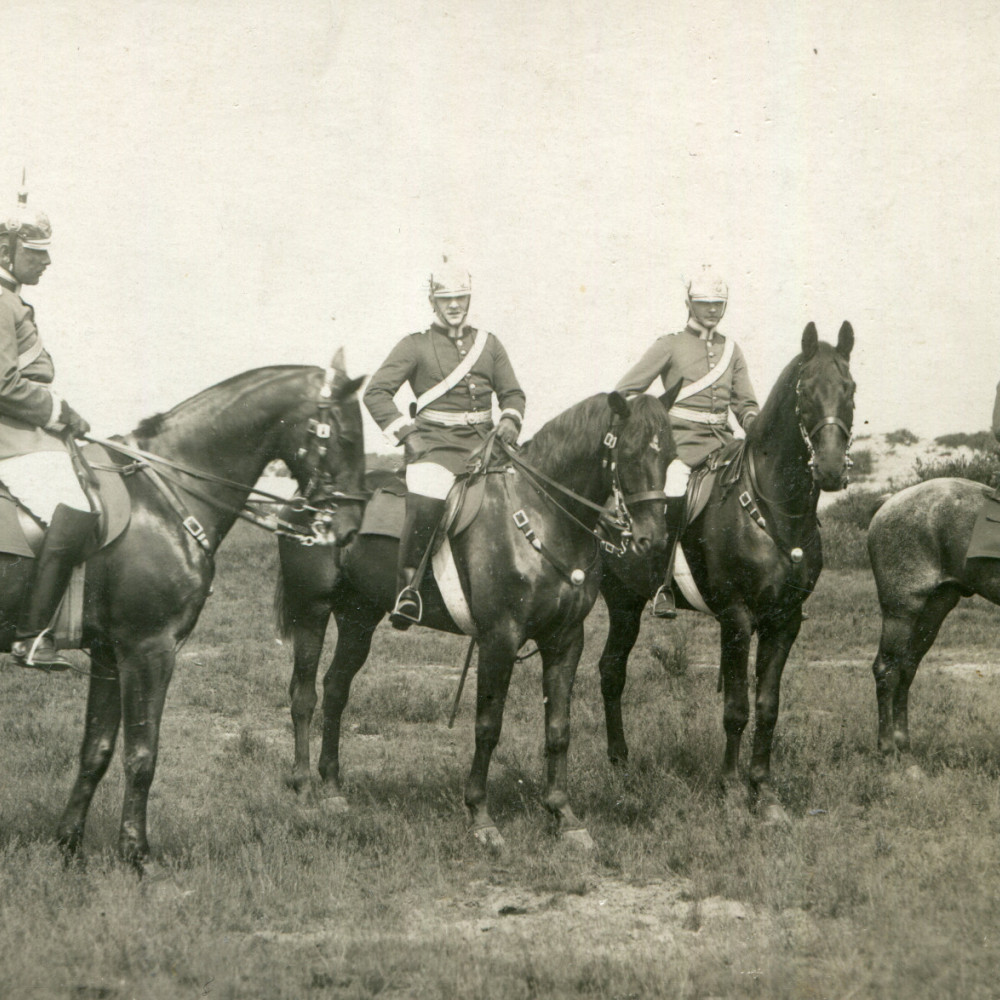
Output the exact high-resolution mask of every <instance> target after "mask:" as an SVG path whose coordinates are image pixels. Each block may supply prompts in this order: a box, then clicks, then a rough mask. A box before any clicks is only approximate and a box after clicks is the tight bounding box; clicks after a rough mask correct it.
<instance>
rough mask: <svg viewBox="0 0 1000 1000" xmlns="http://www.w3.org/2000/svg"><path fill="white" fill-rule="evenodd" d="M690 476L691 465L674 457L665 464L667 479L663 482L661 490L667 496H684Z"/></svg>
mask: <svg viewBox="0 0 1000 1000" xmlns="http://www.w3.org/2000/svg"><path fill="white" fill-rule="evenodd" d="M690 478H691V466H690V465H688V464H687V463H686V462H682V461H681V460H680V459H679V458H675V459H674V460H673V461H672V462H671V463H670V464H669V465H668V466H667V481H666V482H665V483H664V484H663V492H664V493H666V495H667V496H668V497H682V496H685V495H686V494H687V488H688V480H689V479H690Z"/></svg>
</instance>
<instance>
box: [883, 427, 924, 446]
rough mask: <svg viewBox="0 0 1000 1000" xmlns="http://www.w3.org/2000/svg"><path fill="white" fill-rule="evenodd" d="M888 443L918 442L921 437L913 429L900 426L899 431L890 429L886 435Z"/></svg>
mask: <svg viewBox="0 0 1000 1000" xmlns="http://www.w3.org/2000/svg"><path fill="white" fill-rule="evenodd" d="M885 440H886V443H887V444H916V443H917V442H918V441H919V440H920V438H918V437H917V435H916V434H914V433H913V431H909V430H907V429H906V428H905V427H900V429H899V430H898V431H890V432H889V433H888V434H886V436H885Z"/></svg>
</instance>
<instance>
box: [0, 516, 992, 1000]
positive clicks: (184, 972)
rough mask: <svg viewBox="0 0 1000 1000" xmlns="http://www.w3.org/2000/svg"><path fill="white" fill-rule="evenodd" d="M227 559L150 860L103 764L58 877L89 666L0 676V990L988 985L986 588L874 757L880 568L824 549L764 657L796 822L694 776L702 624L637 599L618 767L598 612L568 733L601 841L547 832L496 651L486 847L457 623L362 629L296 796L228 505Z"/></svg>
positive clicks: (780, 765)
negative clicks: (786, 635) (798, 620)
mask: <svg viewBox="0 0 1000 1000" xmlns="http://www.w3.org/2000/svg"><path fill="white" fill-rule="evenodd" d="M220 556H221V558H220V571H219V577H218V581H217V591H216V594H215V596H214V597H213V598H212V600H211V601H210V602H209V604H208V606H207V607H206V610H205V613H204V615H203V618H202V621H201V622H200V623H199V625H198V628H197V630H196V632H195V635H194V636H193V637H192V639H191V641H190V643H189V645H188V646H187V648H186V649H185V650H184V651H183V654H182V658H181V664H180V666H179V669H178V671H177V674H176V677H175V680H174V683H173V686H172V688H171V692H170V697H169V699H168V704H167V710H166V715H165V726H164V733H163V743H162V752H161V759H160V769H159V772H158V774H157V779H156V783H155V785H154V789H153V795H152V799H151V838H152V841H153V850H154V864H153V866H152V868H151V872H150V876H149V877H147V878H146V879H144V880H143V881H141V882H140V881H137V880H136V879H135V878H134V877H133V876H132V875H130V874H129V873H128V872H126V871H123V870H121V869H120V868H119V867H118V865H117V864H116V863H115V862H114V861H113V860H112V859H111V857H110V849H111V848H112V847H113V845H114V843H115V840H116V830H117V822H118V816H117V814H118V810H119V807H120V792H121V779H120V764H119V763H118V762H117V761H116V763H115V764H114V765H113V766H112V769H111V771H110V772H109V775H108V778H107V779H106V780H105V783H104V785H103V786H102V788H101V789H100V791H99V793H98V795H97V798H96V800H95V804H94V807H93V810H92V813H91V820H90V825H89V828H88V837H87V848H88V851H89V857H90V860H89V864H88V866H87V868H86V869H85V870H83V871H76V870H72V871H66V870H64V869H63V867H62V865H61V862H60V859H59V857H58V852H57V850H56V848H55V846H54V844H53V843H52V840H51V831H52V830H53V828H54V825H55V822H56V819H57V817H58V814H59V812H60V810H61V808H62V805H63V802H64V798H65V795H66V794H67V792H68V788H69V784H70V781H71V779H72V774H73V770H74V762H75V754H76V750H77V745H78V741H79V737H80V733H81V728H82V715H83V696H84V684H83V682H82V681H81V680H80V679H78V678H73V677H61V678H44V677H38V678H34V677H31V676H25V675H22V674H15V673H14V672H13V670H11V669H7V668H0V684H2V685H3V690H4V699H3V703H2V705H0V725H2V731H3V733H4V739H3V743H2V746H0V766H2V773H3V775H4V778H3V781H2V782H0V967H2V968H3V970H4V975H3V977H2V982H0V996H10V997H17V998H22V997H32V998H36V997H37V998H48V997H53V998H55V997H60V998H61V997H79V998H86V997H106V998H112V1000H119V998H121V1000H125V998H130V997H138V998H142V1000H160V998H164V1000H166V998H170V1000H174V998H177V997H192V998H194V997H201V996H210V997H221V998H231V1000H249V998H262V1000H263V998H267V1000H277V998H285V997H288V998H293V997H294V998H302V997H313V996H315V997H348V998H353V997H356V998H367V997H376V996H378V997H394V998H402V997H420V998H424V997H426V998H431V997H454V998H483V1000H493V998H500V997H504V998H522V997H523V998H542V997H599V998H608V1000H610V998H617V1000H625V998H639V997H642V998H646V997H684V998H706V1000H707V998H710V997H761V998H783V997H787V998H801V997H847V996H850V997H855V998H864V997H895V996H908V997H917V998H922V997H927V998H930V997H934V998H938V997H942V996H962V997H969V998H986V997H995V996H997V987H996V976H995V969H996V968H997V966H998V964H1000V934H998V932H997V928H998V927H1000V877H998V875H997V847H996V845H997V837H998V834H1000V791H998V789H1000V783H998V776H1000V775H998V772H1000V747H998V742H997V735H996V719H997V716H998V707H1000V694H998V692H997V688H996V678H995V675H993V674H992V673H991V668H992V666H993V665H994V663H995V659H994V652H993V650H994V649H995V639H996V635H997V626H998V624H1000V621H998V612H997V610H996V609H994V608H992V607H989V606H988V605H986V604H984V603H983V602H981V601H976V602H968V604H965V605H963V606H962V607H960V608H959V609H956V611H955V612H954V613H953V614H952V616H951V618H950V619H949V620H948V622H947V623H946V625H945V628H944V630H943V631H942V635H941V637H940V639H939V640H938V643H937V644H936V645H935V647H934V649H933V650H932V651H931V653H930V654H929V656H928V658H927V661H926V663H925V665H924V666H923V667H922V668H921V672H920V673H919V674H918V677H917V680H916V683H915V686H914V693H913V698H912V727H911V728H912V735H913V739H914V745H915V752H914V755H913V757H912V758H910V759H907V760H904V761H900V762H892V761H890V762H884V761H883V760H882V759H880V758H879V757H878V756H877V755H876V752H875V707H874V685H873V682H872V679H871V676H870V672H869V664H870V661H871V659H872V657H873V655H874V651H875V644H876V641H877V634H878V625H879V621H878V615H877V607H876V605H875V599H874V587H873V585H872V582H871V579H870V576H866V575H865V574H864V573H861V572H828V573H825V574H824V576H823V577H822V578H821V580H820V586H819V590H818V592H817V593H816V594H815V595H814V597H813V598H811V600H810V602H809V605H808V609H809V612H810V616H811V617H810V619H809V621H808V622H806V624H805V625H804V626H803V630H802V634H801V636H800V639H799V642H798V643H797V644H796V646H795V648H794V649H793V652H792V655H791V658H790V661H789V665H788V668H787V669H786V673H785V680H784V684H783V689H782V697H783V701H782V712H781V719H780V722H779V727H778V733H777V738H776V746H775V760H774V767H775V774H776V778H777V782H778V788H779V791H780V794H781V796H782V799H783V801H784V803H785V805H786V808H787V809H788V811H789V813H790V814H791V816H792V824H791V827H790V828H789V829H787V830H772V829H768V828H764V827H762V826H761V825H760V823H759V822H758V820H757V819H756V817H754V816H752V815H750V814H749V813H748V812H747V811H746V809H745V808H744V807H743V804H742V803H741V802H733V801H731V800H727V799H723V798H721V797H720V796H719V794H718V792H717V787H716V784H717V783H716V775H717V769H718V765H719V762H720V758H721V750H722V727H721V701H720V698H719V696H718V695H717V694H716V691H715V664H716V656H717V653H716V643H717V636H716V628H715V626H714V624H713V623H712V622H711V621H709V620H707V619H705V618H702V617H696V616H694V615H682V617H681V619H680V620H679V621H678V623H676V624H674V625H669V624H664V623H660V622H655V621H653V620H651V619H649V618H646V619H644V622H643V631H642V634H641V635H640V639H639V643H638V645H637V647H636V651H635V653H634V655H633V659H632V663H631V670H630V678H629V685H628V688H627V690H626V707H625V710H626V725H627V731H628V736H629V741H630V745H631V748H632V760H631V764H630V767H629V770H628V773H627V774H625V775H622V774H618V773H614V772H612V771H611V769H610V767H609V766H608V764H607V760H606V756H605V748H604V735H603V712H602V708H601V705H600V692H599V685H598V681H597V676H596V661H597V657H598V654H599V651H600V644H601V642H602V640H603V622H604V611H603V606H601V605H600V604H599V605H598V608H597V609H595V613H594V615H593V616H592V618H591V620H590V622H589V626H588V628H589V638H588V644H587V648H586V651H585V653H584V658H583V662H582V664H581V669H580V674H579V677H578V683H577V689H576V696H575V699H574V709H573V711H574V719H573V721H574V741H573V746H572V750H571V791H572V795H573V799H574V803H575V804H576V806H577V807H578V809H579V811H580V812H581V813H582V814H583V815H584V817H585V819H586V821H587V824H588V827H589V829H590V831H591V833H592V834H593V836H594V838H595V840H596V841H597V844H598V849H597V852H596V855H595V856H594V857H592V858H583V857H579V856H576V855H574V854H573V853H571V852H568V851H567V850H566V849H565V848H564V847H562V846H561V844H560V843H559V842H558V841H557V840H556V839H555V838H554V837H553V836H552V829H551V826H550V824H549V821H548V818H547V816H546V815H545V813H544V810H543V809H542V808H541V806H540V801H539V800H540V788H541V775H542V723H541V708H542V707H541V691H540V684H539V676H538V674H539V667H538V663H537V660H536V659H532V660H528V661H526V662H525V663H523V664H521V665H520V666H519V667H518V668H517V669H516V671H515V678H514V682H513V685H512V690H511V695H510V699H509V702H508V709H507V714H506V719H505V726H504V733H503V739H502V741H501V745H500V747H499V749H498V752H497V754H496V757H495V763H494V767H493V769H492V772H491V778H492V781H491V801H492V804H493V807H494V815H495V816H496V818H497V820H498V822H499V823H500V825H501V827H502V829H503V832H504V835H505V837H506V838H507V841H508V845H509V846H508V850H507V851H506V852H505V853H504V854H503V855H501V856H499V857H492V856H489V855H485V854H483V853H482V852H481V851H480V850H479V849H477V847H476V846H475V844H474V843H473V842H472V841H471V839H470V838H469V837H468V836H467V834H466V832H465V825H464V824H465V818H464V810H463V806H462V798H461V788H462V782H463V780H464V777H465V773H466V770H467V768H468V765H469V762H470V759H471V748H472V715H471V704H472V697H471V690H469V691H467V692H466V697H465V699H464V701H463V705H462V709H461V712H460V715H459V719H458V722H457V723H456V726H455V728H454V729H453V730H448V729H447V724H446V720H447V716H448V712H449V710H450V705H451V699H452V697H453V696H454V690H455V684H456V681H457V668H458V667H459V666H460V665H461V661H462V656H463V653H464V643H463V641H462V640H461V639H458V638H456V637H453V636H445V635H436V634H431V633H425V632H414V633H413V634H406V635H399V634H397V633H395V632H393V631H392V630H391V629H388V628H382V629H380V630H379V632H378V633H377V635H376V639H375V646H374V650H373V654H372V658H371V661H370V663H369V665H368V666H367V667H366V669H365V670H363V671H362V673H361V674H360V675H359V677H358V679H357V681H356V682H355V689H354V692H353V695H352V702H351V705H350V707H349V709H348V716H347V719H346V727H345V728H346V735H345V739H344V747H343V764H344V771H345V776H346V783H347V793H348V796H349V798H350V800H351V802H352V805H353V812H352V813H351V814H350V815H348V816H346V817H345V816H336V815H330V814H327V813H324V812H321V811H317V810H315V809H313V808H310V805H309V803H308V802H305V801H299V800H297V799H296V798H295V797H294V795H293V793H292V792H291V791H290V790H289V789H288V787H287V784H286V779H287V777H288V774H289V772H290V763H291V729H290V723H289V717H288V698H287V690H286V689H287V683H288V676H289V671H290V650H289V649H288V648H287V647H283V646H281V645H280V644H278V643H277V641H276V639H275V637H274V633H273V631H272V629H271V626H270V620H269V608H270V597H271V593H270V592H271V587H272V584H273V579H274V577H273V567H274V558H273V557H274V553H273V548H272V546H271V544H270V543H269V542H268V541H267V540H264V539H260V538H258V536H257V535H255V534H251V532H250V529H243V528H240V529H237V531H236V532H235V533H234V537H233V538H232V539H231V540H230V541H229V542H227V543H226V545H225V546H224V547H223V550H222V552H221V554H220ZM332 631H333V630H332V629H331V633H332ZM331 638H332V635H331ZM969 664H973V665H974V666H971V667H970V666H963V665H969ZM315 735H316V737H317V740H318V727H317V728H316V733H315ZM749 735H750V734H749V733H748V737H749ZM317 752H318V751H317Z"/></svg>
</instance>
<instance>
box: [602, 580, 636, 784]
mask: <svg viewBox="0 0 1000 1000" xmlns="http://www.w3.org/2000/svg"><path fill="white" fill-rule="evenodd" d="M601 593H602V594H603V595H604V601H605V603H606V604H607V606H608V636H607V639H606V640H605V643H604V651H603V652H602V653H601V659H600V662H599V663H598V665H597V666H598V670H599V671H600V674H601V697H602V698H603V699H604V725H605V729H606V730H607V736H608V759H609V760H610V761H611V763H612V765H614V766H619V765H624V764H626V763H627V762H628V744H627V743H626V742H625V725H624V723H623V721H622V692H623V691H624V690H625V677H626V670H627V668H628V658H629V654H630V653H631V652H632V648H633V647H634V646H635V641H636V639H637V638H638V637H639V628H640V625H641V623H642V609H643V608H644V607H645V605H646V599H645V598H644V597H639V596H638V595H636V594H633V593H632V592H631V591H630V590H628V589H627V588H626V587H625V586H624V584H622V583H621V581H620V580H618V579H617V577H615V576H614V575H613V574H611V573H605V574H604V578H603V580H602V581H601Z"/></svg>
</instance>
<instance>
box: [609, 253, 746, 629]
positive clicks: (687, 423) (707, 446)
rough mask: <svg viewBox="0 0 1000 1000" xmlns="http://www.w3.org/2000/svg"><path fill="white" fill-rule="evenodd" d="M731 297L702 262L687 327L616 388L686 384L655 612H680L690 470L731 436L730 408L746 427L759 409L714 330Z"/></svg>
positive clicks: (741, 367)
mask: <svg viewBox="0 0 1000 1000" xmlns="http://www.w3.org/2000/svg"><path fill="white" fill-rule="evenodd" d="M728 301H729V288H728V286H727V285H726V283H725V281H723V280H722V279H721V278H718V277H716V276H715V275H714V274H712V272H711V270H710V269H708V268H703V270H702V271H701V273H700V274H698V275H697V276H695V277H694V278H693V279H692V280H691V281H689V282H688V284H687V307H688V321H687V325H686V326H685V327H684V329H683V330H681V331H680V333H669V334H666V335H665V336H662V337H660V338H659V339H658V340H656V341H655V342H654V343H653V344H652V346H650V348H649V349H648V350H647V351H646V353H645V354H644V355H643V356H642V357H641V358H640V359H639V361H638V362H637V363H636V364H635V365H633V366H632V367H631V368H630V369H629V370H628V371H627V372H626V373H625V375H624V376H623V377H622V378H621V379H620V380H619V382H618V384H617V385H616V386H615V389H616V390H617V391H618V392H620V393H622V394H623V395H629V394H634V393H638V392H645V391H646V390H647V389H648V388H649V387H650V385H652V383H653V381H654V380H655V379H656V378H657V376H659V377H660V379H661V380H662V383H663V387H664V389H667V388H673V387H675V386H676V385H677V383H678V382H680V383H681V388H680V391H679V393H678V394H677V398H676V400H675V402H674V405H673V406H672V407H671V409H670V420H671V424H672V428H673V434H674V442H675V443H676V445H677V458H676V459H674V461H673V462H671V463H670V465H669V466H668V467H667V481H666V485H665V486H664V492H665V493H666V495H667V532H668V537H669V542H668V546H669V555H668V560H667V571H666V576H665V578H664V583H663V586H661V587H660V589H659V590H658V591H657V593H656V596H655V597H654V598H653V609H652V613H653V615H654V616H656V617H657V618H676V617H677V609H676V607H675V605H674V597H673V590H672V588H671V585H670V581H671V578H672V576H673V570H674V556H675V554H676V551H677V542H678V539H679V538H680V534H681V531H682V529H683V527H684V515H685V501H686V495H687V486H688V479H689V478H690V476H691V470H692V468H694V467H695V466H696V465H699V464H700V463H701V462H703V461H704V460H705V459H706V458H707V457H708V456H709V455H711V454H712V452H714V451H716V450H717V449H718V448H721V447H722V446H723V445H725V444H728V443H729V442H730V441H731V440H732V439H733V436H734V435H733V432H732V430H731V429H730V426H729V411H730V410H732V412H733V414H734V416H735V417H736V419H737V421H739V424H740V426H741V427H742V428H743V430H744V431H747V430H749V428H750V425H751V424H752V423H753V421H754V419H755V418H756V417H757V414H758V413H759V412H760V407H759V406H758V405H757V397H756V396H755V395H754V391H753V386H752V385H751V383H750V375H749V373H748V371H747V365H746V361H745V360H744V358H743V352H742V351H741V350H740V348H739V346H738V345H737V344H736V342H735V341H734V340H733V339H732V338H731V337H724V336H723V335H722V334H720V333H719V332H718V330H717V327H718V325H719V323H720V321H721V320H722V317H723V315H724V314H725V311H726V305H727V303H728Z"/></svg>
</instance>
